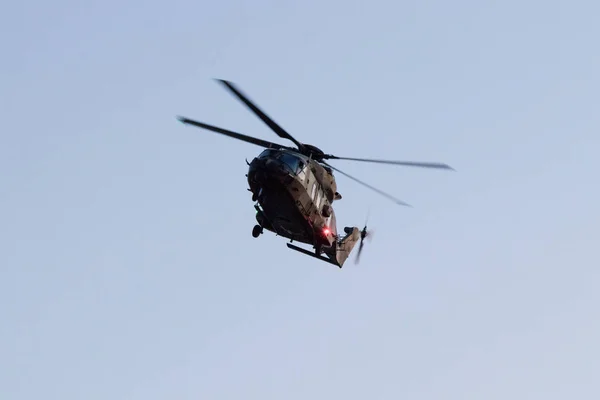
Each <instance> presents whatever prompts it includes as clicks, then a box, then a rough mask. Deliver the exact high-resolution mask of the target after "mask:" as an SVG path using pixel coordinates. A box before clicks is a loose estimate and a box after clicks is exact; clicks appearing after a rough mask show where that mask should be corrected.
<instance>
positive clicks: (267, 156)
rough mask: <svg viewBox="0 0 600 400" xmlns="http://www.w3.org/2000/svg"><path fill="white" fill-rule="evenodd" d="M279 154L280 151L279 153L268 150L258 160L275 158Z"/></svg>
mask: <svg viewBox="0 0 600 400" xmlns="http://www.w3.org/2000/svg"><path fill="white" fill-rule="evenodd" d="M278 153H279V151H277V150H272V149H267V150H265V151H263V152H262V153H260V155H259V156H258V158H269V157H275V156H276V155H277V154H278Z"/></svg>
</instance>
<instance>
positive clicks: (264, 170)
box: [247, 149, 360, 268]
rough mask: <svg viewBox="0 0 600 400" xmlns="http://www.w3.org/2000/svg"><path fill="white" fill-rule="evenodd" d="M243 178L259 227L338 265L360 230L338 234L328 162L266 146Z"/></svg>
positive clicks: (336, 197) (335, 197)
mask: <svg viewBox="0 0 600 400" xmlns="http://www.w3.org/2000/svg"><path fill="white" fill-rule="evenodd" d="M247 178H248V184H249V186H250V188H249V190H250V192H252V199H253V200H254V201H256V202H257V205H256V208H257V215H256V219H257V221H258V223H259V225H260V226H261V227H262V228H264V229H267V230H269V231H272V232H274V233H276V234H277V235H280V236H283V237H286V238H288V239H290V240H291V241H298V242H301V243H306V244H310V245H312V246H313V247H314V249H315V255H317V256H320V255H321V254H324V255H325V256H326V257H327V259H328V260H330V261H331V262H333V263H334V264H335V265H337V266H338V267H340V268H341V267H342V266H343V264H344V262H345V261H346V259H347V258H348V256H349V255H350V253H351V252H352V249H353V248H354V246H355V245H356V243H357V242H358V241H359V240H360V230H359V228H357V227H347V228H345V229H344V235H343V236H342V235H338V230H337V223H336V218H335V211H334V209H333V205H332V204H333V202H334V201H337V200H339V199H341V198H342V196H341V195H340V194H339V193H338V191H337V184H336V181H335V177H334V176H333V174H332V171H331V170H330V169H329V168H328V167H325V166H323V165H321V164H320V163H318V162H316V161H315V160H312V159H311V158H309V157H307V156H305V155H302V154H300V153H297V152H294V151H290V150H274V149H268V150H265V151H263V152H262V153H261V154H260V155H259V156H258V157H256V158H254V159H253V160H252V162H251V163H249V169H248V174H247Z"/></svg>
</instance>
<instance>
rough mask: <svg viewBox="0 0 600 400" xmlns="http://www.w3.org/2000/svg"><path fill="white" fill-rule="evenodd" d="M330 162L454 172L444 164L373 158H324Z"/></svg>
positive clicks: (327, 156)
mask: <svg viewBox="0 0 600 400" xmlns="http://www.w3.org/2000/svg"><path fill="white" fill-rule="evenodd" d="M323 158H325V159H329V160H349V161H363V162H372V163H379V164H393V165H404V166H407V167H422V168H437V169H449V170H453V171H454V168H452V167H451V166H449V165H447V164H442V163H430V162H418V161H394V160H377V159H371V158H351V157H337V156H333V155H326V156H325V157H323Z"/></svg>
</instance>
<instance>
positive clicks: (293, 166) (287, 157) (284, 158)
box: [278, 153, 304, 174]
mask: <svg viewBox="0 0 600 400" xmlns="http://www.w3.org/2000/svg"><path fill="white" fill-rule="evenodd" d="M278 158H279V161H281V162H282V163H284V164H285V165H286V166H287V167H288V168H289V169H290V171H292V173H294V174H297V173H299V172H300V171H301V170H302V168H304V162H302V160H301V159H300V158H299V157H297V156H295V155H293V154H289V153H282V154H281V155H280V156H279V157H278Z"/></svg>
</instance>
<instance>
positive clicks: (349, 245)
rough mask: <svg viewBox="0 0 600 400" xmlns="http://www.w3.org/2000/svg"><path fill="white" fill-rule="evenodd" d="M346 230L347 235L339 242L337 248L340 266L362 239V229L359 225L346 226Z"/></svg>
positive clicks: (336, 252) (336, 255) (336, 257)
mask: <svg viewBox="0 0 600 400" xmlns="http://www.w3.org/2000/svg"><path fill="white" fill-rule="evenodd" d="M344 232H346V236H344V237H343V238H342V240H340V241H339V242H338V243H337V248H336V249H335V259H336V261H337V264H338V266H339V267H340V268H342V266H343V265H344V263H345V262H346V260H347V259H348V257H349V256H350V253H352V250H353V249H354V246H355V245H356V243H358V242H359V240H360V229H358V228H357V227H346V228H344Z"/></svg>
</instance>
